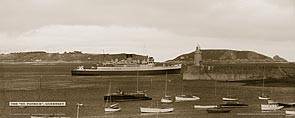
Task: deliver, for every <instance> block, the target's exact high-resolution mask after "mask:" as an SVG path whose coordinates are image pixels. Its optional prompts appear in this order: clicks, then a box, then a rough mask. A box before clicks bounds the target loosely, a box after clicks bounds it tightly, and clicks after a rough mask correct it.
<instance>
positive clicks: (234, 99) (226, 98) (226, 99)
mask: <svg viewBox="0 0 295 118" xmlns="http://www.w3.org/2000/svg"><path fill="white" fill-rule="evenodd" d="M222 100H223V101H238V100H239V99H238V98H230V97H223V98H222Z"/></svg>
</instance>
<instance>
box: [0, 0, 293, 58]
mask: <svg viewBox="0 0 295 118" xmlns="http://www.w3.org/2000/svg"><path fill="white" fill-rule="evenodd" d="M0 16H1V18H0V53H10V52H19V51H39V50H43V51H47V52H64V51H74V50H80V51H83V52H88V53H103V52H104V53H121V52H127V53H139V54H145V55H147V54H148V55H150V56H154V57H155V59H156V60H157V61H163V60H166V59H171V58H174V57H176V56H178V55H179V54H183V53H188V52H191V51H193V50H194V49H195V46H196V45H197V43H199V44H200V45H201V47H202V48H206V49H236V50H251V51H257V52H259V53H263V54H265V55H267V56H271V57H272V56H274V55H280V56H281V57H284V58H286V59H287V60H289V61H295V0H0Z"/></svg>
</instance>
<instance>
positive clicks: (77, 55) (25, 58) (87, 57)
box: [0, 51, 147, 63]
mask: <svg viewBox="0 0 295 118" xmlns="http://www.w3.org/2000/svg"><path fill="white" fill-rule="evenodd" d="M130 56H131V57H132V58H133V59H134V60H144V59H146V58H147V57H146V56H142V55H136V54H125V53H121V54H88V53H82V52H79V51H74V52H65V53H46V52H43V51H36V52H19V53H10V54H1V55H0V62H97V63H99V62H104V61H111V60H116V59H117V60H119V61H120V60H126V59H127V58H128V57H130Z"/></svg>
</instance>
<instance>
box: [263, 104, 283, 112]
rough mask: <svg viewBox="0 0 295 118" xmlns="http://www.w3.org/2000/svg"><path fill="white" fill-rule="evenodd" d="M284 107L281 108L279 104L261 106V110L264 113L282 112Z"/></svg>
mask: <svg viewBox="0 0 295 118" xmlns="http://www.w3.org/2000/svg"><path fill="white" fill-rule="evenodd" d="M283 107H284V106H279V105H278V104H261V110H262V111H275V110H280V109H282V108H283Z"/></svg>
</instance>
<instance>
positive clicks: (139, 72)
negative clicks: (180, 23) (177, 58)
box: [71, 68, 181, 76]
mask: <svg viewBox="0 0 295 118" xmlns="http://www.w3.org/2000/svg"><path fill="white" fill-rule="evenodd" d="M166 72H167V74H180V72H181V69H180V68H175V69H162V70H132V71H127V70H124V71H100V70H96V69H84V70H80V69H73V70H72V71H71V73H72V75H73V76H110V75H164V74H166Z"/></svg>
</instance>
